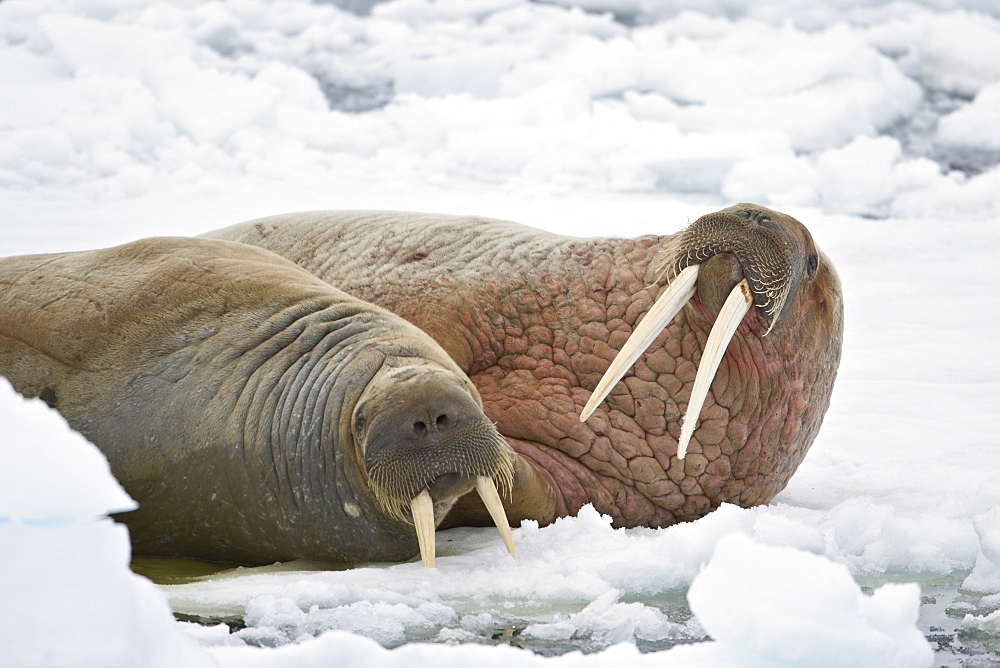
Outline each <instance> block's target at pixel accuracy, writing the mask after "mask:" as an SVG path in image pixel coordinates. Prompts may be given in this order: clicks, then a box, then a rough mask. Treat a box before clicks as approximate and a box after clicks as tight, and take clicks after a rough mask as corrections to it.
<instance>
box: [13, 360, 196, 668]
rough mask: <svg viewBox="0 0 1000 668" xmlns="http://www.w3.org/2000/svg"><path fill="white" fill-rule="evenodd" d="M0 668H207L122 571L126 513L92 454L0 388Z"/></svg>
mask: <svg viewBox="0 0 1000 668" xmlns="http://www.w3.org/2000/svg"><path fill="white" fill-rule="evenodd" d="M0 425H2V429H3V432H2V438H0V460H2V461H3V462H4V465H3V467H2V468H0V545H3V548H4V559H3V569H0V629H3V632H2V633H0V666H12V667H13V666H37V665H44V666H67V667H71V666H95V667H97V666H100V667H102V668H110V667H114V666H123V667H126V666H136V665H143V666H164V667H166V666H174V665H185V666H209V665H212V660H211V657H210V656H208V654H207V653H206V652H205V651H204V650H201V649H200V648H198V647H197V645H195V644H194V642H193V641H192V640H190V639H189V638H187V637H186V636H184V635H183V634H182V633H180V632H179V630H178V629H177V627H176V625H175V623H174V621H173V617H172V616H171V614H170V609H169V608H168V607H167V603H166V599H165V597H164V595H163V593H162V592H160V591H159V590H158V589H157V588H156V587H155V586H154V585H153V584H152V583H151V582H149V581H148V580H146V579H145V578H141V577H139V576H137V575H134V574H133V573H132V572H131V571H130V570H129V554H130V548H129V540H128V531H127V529H126V528H125V527H124V526H122V525H119V524H115V523H114V522H113V521H112V520H111V519H108V518H107V517H104V515H106V514H107V513H109V512H119V511H123V510H131V509H133V508H135V507H136V506H135V502H134V501H132V499H131V498H129V496H128V495H127V494H126V493H125V492H124V490H122V488H121V486H120V485H119V484H118V482H117V481H116V480H115V479H114V478H113V477H112V475H111V472H110V469H109V468H108V463H107V460H106V459H104V456H103V455H102V454H101V453H100V451H98V449H97V448H96V447H95V446H94V445H92V444H91V443H89V442H88V441H87V440H86V439H84V438H83V437H82V436H80V435H79V434H78V433H76V432H74V431H72V430H71V429H70V428H69V426H68V425H67V424H66V422H65V421H64V420H63V419H62V418H61V417H60V416H59V415H58V414H57V413H56V412H55V411H53V410H51V409H49V408H48V407H47V406H45V405H44V404H43V403H42V402H41V401H39V400H37V399H32V400H25V399H23V398H22V397H21V396H20V395H18V394H17V393H16V392H14V389H13V388H12V387H11V385H10V383H9V382H7V380H6V379H4V378H0Z"/></svg>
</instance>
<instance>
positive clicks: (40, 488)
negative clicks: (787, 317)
mask: <svg viewBox="0 0 1000 668" xmlns="http://www.w3.org/2000/svg"><path fill="white" fill-rule="evenodd" d="M348 9H354V10H355V12H356V13H352V12H351V11H348ZM0 92H2V94H3V95H2V96H3V99H4V104H3V105H2V106H0V231H2V234H0V255H8V254H21V253H34V252H53V251H62V250H76V249H84V248H95V247H102V246H108V245H112V244H115V243H122V242H125V241H130V240H133V239H136V238H140V237H143V236H151V235H160V234H174V235H189V234H198V233H201V232H205V231H208V230H211V229H215V228H218V227H222V226H224V225H228V224H231V223H234V222H238V221H240V220H244V219H248V218H252V217H257V216H262V215H267V214H271V213H280V212H283V211H293V210H303V209H311V208H395V209H413V210H427V211H438V212H442V213H477V214H481V215H487V216H493V217H505V218H511V219H514V220H517V221H519V222H523V223H527V224H532V225H537V226H539V227H543V228H545V229H550V230H554V231H559V232H564V233H570V234H579V235H595V234H608V233H615V234H622V235H636V234H642V233H646V232H666V231H672V230H675V229H678V228H679V227H681V226H683V225H684V224H686V222H688V221H689V220H693V219H694V218H696V217H697V216H699V215H702V214H704V213H707V212H709V211H712V210H715V209H718V208H721V207H723V206H727V205H729V204H731V203H733V202H736V201H754V202H758V203H761V204H764V205H766V206H771V207H774V208H777V209H779V210H783V211H786V212H788V213H790V214H792V215H794V216H796V217H797V218H799V219H800V220H802V221H803V222H805V223H806V224H807V225H808V227H809V228H810V230H811V231H812V233H813V236H814V237H815V238H816V240H817V242H818V244H819V245H820V246H821V247H822V249H823V250H824V251H825V252H826V253H827V255H829V256H830V257H831V258H832V259H833V261H834V263H835V264H836V266H837V267H838V270H839V271H840V274H841V277H842V280H843V283H844V294H845V308H846V333H845V347H844V355H843V362H842V365H841V369H840V375H839V378H838V381H837V385H836V390H835V393H834V398H833V404H832V406H831V409H830V412H829V414H828V415H827V419H826V422H825V424H824V426H823V429H822V431H821V433H820V436H819V438H818V439H817V441H816V443H815V445H814V446H813V450H812V452H811V453H810V454H809V456H808V457H807V458H806V460H805V462H804V463H803V465H802V466H801V467H800V469H799V471H798V472H797V473H796V475H795V476H794V477H793V479H792V482H791V483H790V485H789V486H788V488H787V489H786V490H785V491H784V492H782V494H780V495H779V496H778V498H777V499H776V500H775V502H773V503H772V504H770V505H769V506H767V507H761V508H754V509H740V508H736V507H732V506H726V507H723V508H722V509H720V510H719V511H717V512H716V513H713V514H712V515H710V516H708V517H706V518H704V519H703V520H700V521H698V522H694V523H690V524H685V525H680V526H676V527H670V528H667V529H662V530H658V531H651V530H630V531H623V530H614V529H612V528H611V526H610V520H608V519H607V518H603V517H601V516H599V515H598V514H597V513H595V512H594V511H593V510H592V509H584V511H583V512H581V514H580V516H579V517H577V518H567V519H563V520H560V521H559V522H557V523H556V524H555V525H553V526H550V527H546V528H544V529H539V528H538V527H537V526H534V525H533V524H531V523H526V524H525V525H524V526H522V527H521V528H519V529H515V531H514V536H515V541H516V542H517V545H518V555H519V556H518V560H517V561H513V560H511V559H510V557H509V556H507V555H506V552H505V551H504V550H503V548H502V545H501V544H500V542H499V539H498V538H497V537H496V534H495V531H488V530H472V529H460V530H454V531H451V532H448V533H444V534H442V535H441V536H439V538H438V544H439V546H440V547H441V554H439V557H438V568H437V569H436V570H434V571H427V570H425V569H422V568H421V567H420V566H419V564H418V563H409V564H396V565H370V566H367V567H364V568H356V569H352V570H347V571H323V570H313V569H312V566H311V565H308V564H291V565H283V566H280V567H271V568H267V569H242V570H237V571H233V572H229V573H224V574H220V575H217V576H214V577H212V578H208V579H204V580H199V581H195V582H191V583H189V584H184V585H171V586H165V587H158V588H156V587H153V586H152V585H150V584H149V583H148V582H147V581H145V580H143V579H141V578H139V577H137V576H132V575H131V574H130V573H129V572H128V570H127V568H126V564H127V562H128V544H127V540H126V534H125V530H124V529H123V528H122V527H121V526H119V525H115V524H113V523H112V522H111V521H110V520H108V519H106V515H107V514H108V513H112V512H118V511H121V510H125V509H127V508H129V507H131V504H132V502H131V500H130V499H128V498H127V497H126V496H125V494H124V492H122V490H121V489H120V487H118V486H117V484H116V483H115V482H114V481H113V479H112V478H111V477H110V475H109V472H108V467H107V465H106V463H105V462H104V461H103V460H102V459H101V457H100V456H99V454H98V453H97V451H96V450H95V449H94V448H93V447H92V446H90V445H89V444H87V443H86V442H85V441H83V439H82V438H81V437H79V436H78V435H75V434H73V433H72V432H71V431H69V430H68V428H67V427H66V426H65V424H64V423H63V422H62V421H61V419H60V418H59V417H58V416H57V415H56V414H55V413H53V412H52V411H50V410H49V409H47V407H45V406H44V405H42V404H40V403H39V402H37V401H33V402H26V401H23V400H21V399H20V398H17V397H16V396H14V395H13V394H12V392H11V390H10V389H9V387H8V386H6V385H5V384H4V383H2V382H0V430H2V431H0V448H2V449H3V453H2V454H3V456H4V461H5V466H4V467H2V468H0V536H2V538H0V545H2V546H3V549H2V554H3V565H4V568H3V569H2V570H0V601H2V602H0V665H16V664H19V663H35V664H39V663H49V664H52V663H58V664H61V665H73V664H75V665H94V664H102V665H104V664H108V665H110V664H116V663H117V664H120V665H128V664H136V663H142V664H144V665H151V664H155V662H156V661H157V660H160V661H162V662H167V661H168V659H167V658H166V657H171V658H172V657H176V656H178V653H179V652H186V653H187V654H184V656H185V657H188V658H189V661H187V663H190V664H192V665H197V664H198V662H202V663H204V664H205V665H210V664H212V663H213V662H214V663H217V664H219V665H310V664H311V663H315V664H319V663H320V662H323V663H324V664H326V663H337V665H345V666H351V665H363V664H365V663H378V664H379V665H394V664H399V665H413V664H414V663H415V662H425V661H430V660H433V661H435V662H437V663H439V664H443V665H451V664H455V665H459V664H461V665H468V664H469V663H471V662H476V663H479V664H482V665H500V664H503V665H512V664H513V665H539V666H552V665H558V664H559V663H567V664H572V665H588V664H591V665H595V666H596V665H621V664H623V663H631V664H636V665H642V664H644V663H648V664H650V665H652V664H654V663H655V664H656V665H691V664H697V665H727V664H728V665H732V664H734V663H738V664H739V665H818V661H817V659H820V660H822V661H825V662H826V663H827V665H864V664H867V665H893V661H896V662H897V665H929V663H930V662H931V658H930V655H929V654H928V651H929V650H928V648H930V649H931V650H933V651H934V652H935V655H934V657H933V662H934V664H935V665H958V664H959V663H960V662H961V661H962V660H963V659H967V658H968V657H964V656H963V655H962V654H961V652H963V651H965V652H968V653H969V654H970V655H974V656H973V658H975V655H978V656H980V657H986V658H988V659H990V660H996V659H997V657H998V655H1000V618H998V614H1000V612H998V608H1000V447H998V440H1000V437H998V432H997V428H996V417H997V406H998V405H1000V356H998V355H997V353H996V351H995V342H994V338H995V337H993V336H992V335H991V333H990V331H989V330H988V329H987V325H988V324H990V323H992V322H995V321H996V320H997V318H998V316H1000V313H998V302H997V300H996V297H995V295H994V294H993V292H992V290H991V287H992V285H994V284H995V283H996V282H997V279H998V278H1000V276H998V273H1000V271H998V269H997V267H998V266H1000V250H998V249H1000V227H998V223H1000V9H998V6H997V4H996V3H995V2H991V1H990V0H949V1H948V2H939V1H937V0H925V1H923V2H920V1H903V2H890V1H889V0H866V1H865V2H856V3H845V2H838V1H836V0H826V1H823V2H814V1H811V0H810V1H809V2H798V1H793V2H785V1H782V2H777V1H775V0H760V1H757V2H749V1H747V0H726V2H702V1H698V2H694V1H692V0H669V1H666V2H654V1H652V0H650V1H646V0H628V1H627V2H611V1H610V0H558V1H550V2H546V3H536V2H528V1H527V0H475V1H472V2H469V1H466V2H459V1H458V0H439V1H437V2H431V1H430V0H395V1H392V2H365V1H363V0H362V1H358V2H347V1H346V0H342V1H341V2H315V3H312V2H308V1H307V0H282V1H281V2H264V1H263V0H219V1H216V2H208V3H204V2H195V1H194V0H176V1H174V2H170V3H166V2H138V1H132V0H128V1H126V0H120V1H117V2H107V1H106V0H73V1H71V0H4V1H3V2H0ZM904 583H916V584H915V585H914V584H904ZM918 587H919V592H920V593H919V594H918ZM790 592H794V593H790ZM807 592H808V593H807ZM165 597H166V599H167V600H168V601H169V604H170V606H171V607H172V608H173V609H174V610H176V611H178V612H183V613H187V614H191V615H200V616H202V617H205V618H207V619H211V620H219V619H224V618H227V617H232V616H236V617H240V618H242V620H243V622H244V623H245V625H246V626H245V628H242V629H241V630H237V631H235V632H234V633H229V631H228V629H227V628H226V627H224V626H202V625H196V624H191V623H187V622H173V621H171V618H170V615H169V613H168V608H167V605H166V603H165V601H164V599H165ZM918 612H919V617H918V616H917V615H918ZM915 629H919V631H916V630H915ZM505 633H506V634H507V635H505ZM842 634H850V636H851V641H850V642H845V641H844V640H843V637H844V636H843V635H842ZM494 635H497V636H498V637H499V638H500V639H499V640H492V637H493V636H494ZM942 636H944V637H946V641H940V640H934V639H935V638H940V637H942ZM923 637H929V638H931V642H929V643H928V642H926V641H924V640H922V638H923ZM192 638H193V639H194V642H196V643H197V645H195V644H192V641H191V639H192ZM506 642H509V643H511V644H515V645H517V646H518V647H520V648H521V649H518V648H517V647H509V646H507V645H506V644H504V643H506ZM248 643H249V645H255V646H249V645H248ZM949 643H950V644H949ZM270 646H273V647H270ZM43 650H44V651H48V652H50V654H48V655H47V656H46V655H42V654H38V653H34V654H33V652H41V651H43ZM102 652H103V653H102ZM580 652H584V654H580ZM851 652H854V654H851ZM174 663H175V664H176V660H175V661H174Z"/></svg>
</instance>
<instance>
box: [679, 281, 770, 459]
mask: <svg viewBox="0 0 1000 668" xmlns="http://www.w3.org/2000/svg"><path fill="white" fill-rule="evenodd" d="M752 305H753V298H752V296H751V295H750V286H749V285H748V284H747V281H746V279H745V278H744V279H743V280H742V281H740V282H739V283H738V284H737V285H736V287H735V288H733V291H732V292H730V293H729V297H727V298H726V303H725V304H723V305H722V309H720V310H719V315H718V316H717V317H716V319H715V324H714V325H713V326H712V331H711V332H709V333H708V340H707V341H705V350H703V351H702V353H701V363H700V364H699V365H698V373H697V375H695V377H694V385H693V386H692V387H691V398H690V399H688V406H687V410H686V411H685V412H684V417H683V421H682V422H681V437H680V439H679V440H678V441H677V458H678V459H684V455H686V454H687V447H688V443H689V442H690V441H691V434H693V433H694V428H695V427H696V426H697V425H698V417H699V416H700V415H701V407H702V405H703V404H704V403H705V397H706V396H708V388H709V387H711V385H712V379H714V378H715V372H716V371H718V370H719V363H720V362H722V356H723V355H724V354H725V352H726V348H728V347H729V342H730V341H731V340H732V338H733V334H735V333H736V328H737V327H739V326H740V323H741V322H742V321H743V316H745V315H746V314H747V311H749V310H750V307H751V306H752Z"/></svg>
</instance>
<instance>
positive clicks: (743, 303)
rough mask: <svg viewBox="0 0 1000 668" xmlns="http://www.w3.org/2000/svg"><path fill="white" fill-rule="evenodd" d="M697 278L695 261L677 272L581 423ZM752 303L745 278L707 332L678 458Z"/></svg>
mask: <svg viewBox="0 0 1000 668" xmlns="http://www.w3.org/2000/svg"><path fill="white" fill-rule="evenodd" d="M697 281H698V265H696V264H693V265H691V266H689V267H686V268H685V269H684V270H683V271H681V273H679V274H677V277H676V278H675V279H674V280H673V281H672V282H671V283H670V285H669V286H667V289H666V291H665V292H664V293H663V294H662V295H660V298H659V299H657V300H656V303H655V304H653V308H651V309H649V312H648V313H647V314H646V317H645V318H643V319H642V321H641V322H640V323H639V325H638V326H637V327H636V328H635V331H633V332H632V336H630V337H629V338H628V340H627V341H626V342H625V345H624V346H622V349H621V351H620V352H619V353H618V356H617V357H615V359H614V361H613V362H612V363H611V366H609V367H608V370H607V371H606V372H605V373H604V376H603V377H602V378H601V381H600V382H599V383H598V384H597V387H596V388H595V389H594V393H593V394H592V395H591V396H590V400H589V401H588V402H587V405H586V406H584V407H583V411H582V412H581V413H580V422H584V421H586V419H587V418H589V417H590V415H591V414H592V413H593V412H594V409H595V408H597V405H598V404H599V403H601V402H602V401H604V398H605V397H607V395H608V393H609V392H610V391H611V388H612V387H613V386H614V385H615V383H617V382H618V381H619V380H621V377H622V376H624V375H625V372H626V371H628V369H629V368H630V367H631V366H632V365H633V364H634V363H635V361H636V360H637V359H639V355H641V354H642V353H643V352H645V350H646V348H648V347H649V346H650V345H651V344H652V343H653V340H654V339H655V338H656V337H657V336H658V335H659V334H660V332H661V331H662V330H663V328H664V327H666V326H667V325H669V324H670V321H671V320H673V318H674V316H675V315H677V312H678V311H680V310H681V308H683V306H684V304H686V303H687V302H688V300H689V299H691V297H693V296H694V293H695V285H696V283H697ZM752 305H753V298H752V295H751V294H750V286H749V284H748V283H747V281H746V279H743V280H742V281H740V282H739V284H737V285H736V287H735V288H733V290H732V292H730V293H729V297H728V298H727V299H726V303H725V304H724V305H723V306H722V309H721V310H720V311H719V315H718V317H717V318H716V319H715V325H713V326H712V331H711V332H709V334H708V340H707V341H706V342H705V350H704V351H703V352H702V355H701V364H699V365H698V373H697V375H696V376H695V379H694V385H693V386H692V388H691V397H690V399H688V407H687V410H686V411H685V413H684V417H683V421H682V422H681V437H680V440H679V441H678V442H677V458H678V459H684V456H685V455H686V454H687V447H688V443H690V441H691V435H692V434H693V433H694V428H695V427H696V426H697V424H698V416H699V415H700V414H701V408H702V406H703V405H704V403H705V397H706V396H708V388H709V387H711V385H712V380H713V379H714V378H715V372H716V371H718V370H719V364H720V363H721V362H722V355H723V354H724V353H725V352H726V348H727V347H729V342H730V341H731V340H732V338H733V334H735V333H736V329H737V327H739V325H740V322H741V321H742V320H743V316H745V315H746V314H747V311H749V310H750V307H751V306H752Z"/></svg>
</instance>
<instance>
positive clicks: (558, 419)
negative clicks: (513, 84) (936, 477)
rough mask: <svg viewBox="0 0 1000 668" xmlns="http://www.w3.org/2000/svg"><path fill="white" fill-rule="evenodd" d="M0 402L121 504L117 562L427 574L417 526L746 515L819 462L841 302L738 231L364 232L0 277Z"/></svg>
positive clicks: (281, 219) (783, 236)
mask: <svg viewBox="0 0 1000 668" xmlns="http://www.w3.org/2000/svg"><path fill="white" fill-rule="evenodd" d="M0 314H2V319H0V375H3V376H6V377H7V378H8V379H10V381H11V382H12V383H13V385H14V387H15V388H16V389H17V390H18V391H19V392H21V393H22V394H24V395H25V396H28V397H40V398H42V399H43V400H44V401H46V402H47V403H48V404H49V405H51V406H53V407H55V408H56V409H57V410H59V411H60V413H62V415H63V416H64V417H65V418H66V419H67V421H68V422H69V423H70V425H71V426H72V427H73V428H74V429H76V430H78V431H79V432H81V433H82V434H83V435H85V436H86V437H87V438H88V439H90V440H91V441H93V442H94V443H95V444H96V445H97V446H98V447H99V448H100V449H101V450H102V452H104V454H105V455H106V456H107V457H108V460H109V462H110V464H111V468H112V471H113V473H114V474H115V476H116V477H117V478H118V480H119V481H120V482H121V483H122V485H123V486H124V487H125V489H126V490H127V491H128V492H129V494H131V495H132V496H133V497H134V498H135V499H136V500H137V501H138V502H139V504H140V508H139V510H137V511H134V512H132V513H127V514H123V515H121V516H120V518H119V519H121V520H122V521H124V522H125V523H126V524H127V525H128V527H129V530H130V534H131V537H132V542H133V551H134V553H135V554H136V555H162V556H185V557H194V558H200V559H208V560H216V561H223V562H229V563H246V564H262V563H271V562H274V561H287V560H291V559H296V558H304V559H311V560H318V561H327V562H349V563H359V562H370V561H401V560H406V559H409V558H412V557H413V556H414V555H416V554H417V553H418V552H419V553H421V555H422V557H423V559H424V563H425V564H428V565H431V564H433V560H434V529H435V527H452V526H460V525H475V526H485V525H489V524H496V525H497V526H498V527H499V528H500V530H501V534H502V537H503V539H504V542H505V543H506V545H507V546H508V549H509V550H510V551H511V552H512V553H513V551H514V545H513V540H512V539H511V535H510V530H509V528H508V527H509V525H515V526H516V525H517V524H519V523H520V521H521V520H523V519H532V520H536V521H538V522H539V523H540V524H542V525H545V524H548V523H551V522H553V521H554V520H555V519H556V518H558V517H562V516H567V515H573V514H575V513H576V512H577V511H578V510H579V509H580V508H581V507H582V506H584V505H585V504H588V503H590V504H593V505H594V507H595V508H596V509H597V510H598V511H599V512H601V513H604V514H607V515H610V516H611V517H612V518H613V520H614V524H615V525H616V526H621V527H635V526H647V527H663V526H668V525H671V524H674V523H676V522H682V521H689V520H694V519H697V518H699V517H702V516H704V515H705V514H707V513H709V512H711V511H712V510H713V509H715V508H717V507H718V506H719V505H720V504H722V503H735V504H739V505H741V506H753V505H758V504H763V503H767V502H768V501H770V500H771V499H772V498H773V497H774V495H775V494H777V493H778V492H779V491H780V490H781V489H783V488H784V487H785V485H786V484H787V483H788V480H789V478H790V477H791V475H792V474H793V473H794V471H795V469H796V468H797V466H798V465H799V463H800V462H801V461H802V459H803V457H804V456H805V454H806V452H807V451H808V449H809V447H810V445H811V444H812V442H813V440H814V439H815V437H816V434H817V432H818V430H819V428H820V424H821V423H822V420H823V415H824V414H825V412H826V410H827V407H828V405H829V401H830V394H831V391H832V388H833V383H834V379H835V377H836V373H837V366H838V363H839V360H840V351H841V339H842V329H843V309H842V303H841V292H840V283H839V279H838V278H837V274H836V271H835V270H834V268H833V266H832V265H831V264H830V262H829V260H828V259H827V258H826V257H825V256H824V255H823V254H822V253H821V252H820V251H819V250H818V249H817V248H816V246H815V244H814V242H813V240H812V237H811V235H810V234H809V232H808V231H807V230H806V228H805V227H804V226H803V225H802V224H801V223H799V222H798V221H796V220H795V219H793V218H791V217H789V216H787V215H784V214H781V213H778V212H775V211H771V210H769V209H766V208H763V207H760V206H756V205H752V204H740V205H736V206H733V207H729V208H727V209H724V210H722V211H719V212H716V213H711V214H708V215H705V216H703V217H701V218H699V219H698V220H696V221H695V222H694V223H693V224H691V225H690V226H689V227H687V228H686V229H684V230H682V231H681V232H678V233H677V234H674V235H666V236H656V235H650V236H644V237H640V238H636V239H619V238H587V239H584V238H574V237H568V236H561V235H557V234H551V233H548V232H543V231H540V230H536V229H532V228H529V227H525V226H521V225H517V224H514V223H509V222H504V221H497V220H489V219H480V218H471V217H454V216H441V215H430V214H413V213H400V212H375V211H343V212H337V211H328V212H308V213H297V214H289V215H283V216H274V217H270V218H262V219H259V220H252V221H249V222H245V223H241V224H238V225H234V226H231V227H227V228H224V229H221V230H218V231H215V232H211V233H208V234H206V235H204V237H203V238H194V239H181V238H154V239H145V240H141V241H136V242H133V243H130V244H125V245H123V246H118V247H115V248H109V249H104V250H95V251H85V252H76V253H62V254H47V255H32V256H20V257H9V258H2V259H0Z"/></svg>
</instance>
